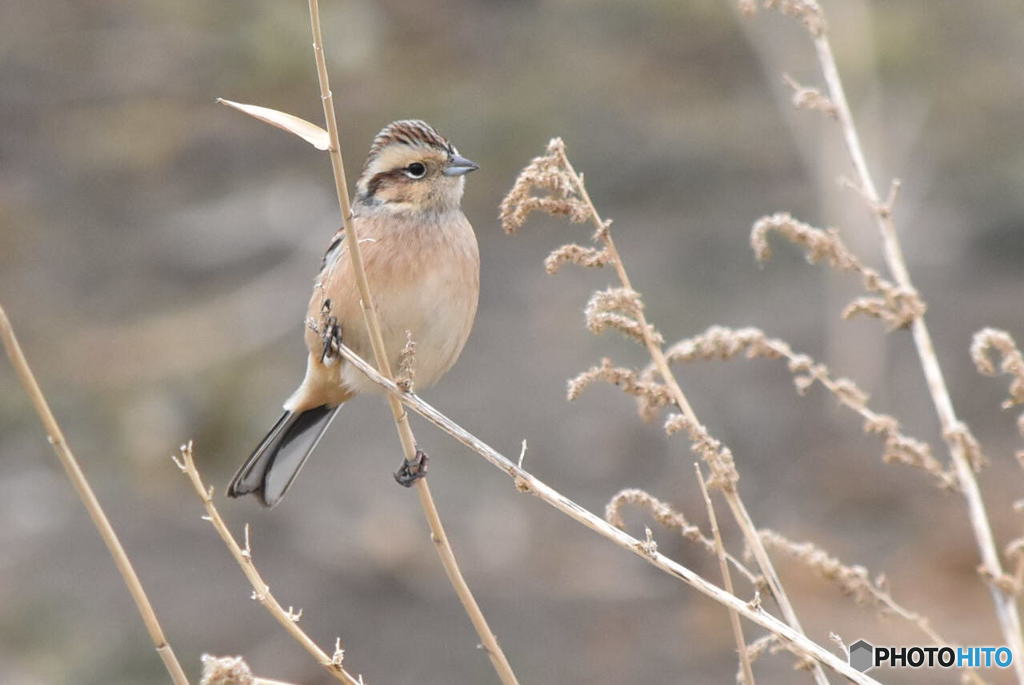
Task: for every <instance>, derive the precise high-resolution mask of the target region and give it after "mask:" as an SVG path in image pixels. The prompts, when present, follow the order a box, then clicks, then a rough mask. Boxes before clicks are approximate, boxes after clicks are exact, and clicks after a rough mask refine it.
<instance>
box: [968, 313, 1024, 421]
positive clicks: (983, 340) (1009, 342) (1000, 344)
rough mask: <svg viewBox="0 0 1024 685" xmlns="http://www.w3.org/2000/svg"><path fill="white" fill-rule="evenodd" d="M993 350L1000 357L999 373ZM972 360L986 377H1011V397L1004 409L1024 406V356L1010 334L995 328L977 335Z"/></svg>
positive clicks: (972, 345)
mask: <svg viewBox="0 0 1024 685" xmlns="http://www.w3.org/2000/svg"><path fill="white" fill-rule="evenodd" d="M992 350H995V351H996V352H998V353H999V355H1000V362H999V371H998V372H997V371H996V366H995V364H994V363H993V362H992V357H991V352H992ZM971 359H973V360H974V366H975V367H976V368H977V369H978V373H981V374H984V375H986V376H995V375H996V374H997V373H1004V374H1006V375H1008V376H1010V377H1011V380H1010V396H1009V398H1008V399H1007V400H1006V401H1005V402H1003V407H1004V408H1009V407H1012V406H1014V405H1017V404H1024V355H1022V354H1021V351H1020V349H1019V348H1018V347H1017V343H1016V342H1015V341H1014V339H1013V337H1012V336H1011V335H1010V334H1009V333H1007V332H1006V331H1001V330H998V329H995V328H984V329H982V330H980V331H978V332H977V333H975V334H974V339H973V340H972V341H971Z"/></svg>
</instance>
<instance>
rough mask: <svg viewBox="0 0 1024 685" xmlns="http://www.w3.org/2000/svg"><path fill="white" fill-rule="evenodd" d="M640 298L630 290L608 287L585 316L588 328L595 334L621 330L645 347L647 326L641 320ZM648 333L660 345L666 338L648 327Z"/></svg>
mask: <svg viewBox="0 0 1024 685" xmlns="http://www.w3.org/2000/svg"><path fill="white" fill-rule="evenodd" d="M643 308H644V306H643V302H642V301H641V300H640V295H639V294H638V293H636V292H635V291H633V290H629V289H628V288H608V289H607V290H599V291H597V292H595V293H594V294H593V295H592V296H591V298H590V301H589V302H588V303H587V307H586V309H585V310H584V312H583V314H584V316H585V317H586V321H587V329H588V330H589V331H590V332H591V333H594V334H595V335H596V334H598V333H602V332H604V331H605V330H607V329H609V328H611V329H614V330H617V331H619V332H620V333H622V334H623V335H625V336H626V337H627V338H632V339H633V340H635V341H636V342H638V343H640V344H641V345H642V344H644V324H642V323H640V321H638V319H639V318H640V314H641V312H642V311H643ZM647 334H648V335H650V336H651V338H652V339H653V340H654V341H655V342H656V343H657V344H659V345H660V344H661V343H663V342H664V339H663V338H662V337H661V334H660V333H658V331H656V330H655V329H654V327H653V326H651V325H650V324H647Z"/></svg>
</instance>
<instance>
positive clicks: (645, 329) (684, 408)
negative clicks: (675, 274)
mask: <svg viewBox="0 0 1024 685" xmlns="http://www.w3.org/2000/svg"><path fill="white" fill-rule="evenodd" d="M552 147H553V148H554V152H555V153H556V154H557V155H558V157H559V161H560V162H561V164H562V167H563V168H564V169H565V170H566V172H567V173H568V175H569V178H570V179H571V180H572V184H573V188H574V189H575V191H576V193H577V194H578V195H579V197H580V199H581V200H582V202H583V204H584V205H585V206H586V208H587V212H588V214H589V216H590V220H591V223H593V225H594V228H595V237H596V239H597V240H598V241H600V242H601V243H603V244H604V247H605V251H606V252H607V253H608V256H609V261H610V262H611V263H612V265H613V266H614V267H615V273H616V275H617V276H618V277H619V282H620V283H621V284H622V287H623V288H625V289H626V290H628V291H632V292H636V289H635V288H634V287H633V284H632V282H631V281H630V279H629V274H628V273H626V267H625V265H624V264H623V262H622V257H621V255H620V254H619V251H618V248H616V246H615V241H614V240H613V239H612V235H611V231H610V230H609V223H608V222H606V221H605V220H603V219H602V218H601V215H600V214H599V213H598V211H597V208H596V207H595V206H594V202H593V200H591V198H590V194H589V193H588V192H587V188H586V186H585V185H584V184H583V179H582V178H581V177H580V175H579V174H578V173H576V170H575V169H574V168H573V166H572V163H571V162H570V161H569V157H568V156H567V155H566V152H565V145H564V144H563V143H562V142H561V141H560V140H558V141H557V144H556V143H555V142H554V141H553V143H552ZM635 319H636V321H637V323H638V324H639V327H640V332H641V334H642V336H643V342H644V345H645V347H646V348H647V351H648V353H649V354H650V356H651V361H652V362H653V363H654V367H655V369H656V370H657V372H658V375H660V376H661V379H662V382H664V384H665V386H666V387H667V388H668V390H669V393H670V394H671V396H672V399H673V401H674V402H675V404H676V406H677V407H678V408H679V410H680V411H681V412H682V417H683V419H684V420H685V422H686V424H687V425H688V426H690V428H691V437H694V435H693V433H696V434H697V435H698V436H704V435H706V434H707V431H706V430H705V429H704V428H703V424H701V422H700V420H699V419H698V418H697V415H696V413H695V412H694V411H693V407H692V406H691V405H690V402H689V400H688V399H687V398H686V394H685V393H684V392H683V389H682V388H681V387H680V385H679V382H678V381H677V380H676V377H675V375H674V374H673V373H672V369H671V368H670V367H669V364H668V360H667V359H666V357H665V353H664V351H663V350H662V347H661V342H660V340H659V339H658V338H656V337H655V333H656V330H655V329H654V327H653V326H651V325H650V324H649V323H648V322H647V319H646V317H645V316H644V312H643V310H642V309H639V310H637V311H636V312H635ZM708 437H709V438H710V436H708ZM702 442H707V441H706V440H705V441H702ZM729 461H731V460H729ZM726 463H729V462H728V461H727V462H726ZM711 466H712V477H713V479H714V481H715V482H716V483H718V484H720V485H721V486H722V487H721V489H722V493H723V496H724V497H725V500H726V502H727V503H728V504H729V508H730V510H731V511H732V514H733V518H734V519H735V520H736V523H737V525H739V527H740V530H742V531H743V535H744V537H745V538H746V540H747V543H748V544H749V545H750V548H751V550H752V551H753V553H754V558H755V559H756V561H757V565H758V566H759V567H760V569H761V572H762V573H763V574H764V576H765V580H766V581H767V583H768V588H769V589H770V591H771V593H772V596H773V597H774V598H775V601H776V602H778V604H779V608H780V609H781V610H782V615H783V616H784V617H785V619H786V622H787V623H788V624H789V625H790V626H792V627H793V628H794V629H795V630H796V631H798V632H800V633H802V632H803V628H802V627H801V626H800V619H799V618H797V615H796V611H795V610H794V609H793V605H792V604H791V603H790V601H789V597H788V595H787V594H786V591H785V589H784V588H783V586H782V581H781V579H780V578H779V576H778V574H777V573H776V572H775V568H774V566H773V565H772V562H771V558H770V557H769V556H768V552H767V550H765V548H764V545H762V544H761V538H760V536H758V534H757V528H756V527H755V526H754V522H753V520H752V519H751V518H750V514H749V513H748V512H747V508H746V505H745V504H744V503H743V500H742V499H740V496H739V491H738V490H737V489H736V484H735V481H734V480H732V474H734V473H735V471H732V472H731V473H725V474H723V473H715V472H714V466H715V462H711ZM723 477H724V478H723ZM736 478H738V477H736ZM730 481H731V482H730ZM813 675H814V679H815V682H817V683H818V685H824V684H825V683H828V678H826V677H825V672H824V671H823V670H822V669H821V666H820V665H818V664H815V665H814V666H813Z"/></svg>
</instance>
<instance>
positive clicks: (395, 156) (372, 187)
mask: <svg viewBox="0 0 1024 685" xmlns="http://www.w3.org/2000/svg"><path fill="white" fill-rule="evenodd" d="M478 168H479V167H478V166H477V164H476V163H475V162H471V161H470V160H468V159H466V158H465V157H463V156H461V155H460V154H459V152H458V150H456V149H455V147H454V146H453V145H452V144H451V143H449V142H448V141H447V140H446V139H445V138H444V136H442V135H441V134H440V133H438V132H437V131H436V130H435V129H434V127H432V126H431V125H430V124H427V123H426V122H423V121H417V120H412V119H407V120H403V121H395V122H393V123H391V124H388V125H387V126H385V127H384V129H383V130H381V132H380V133H378V134H377V137H376V138H374V139H373V145H371V146H370V154H369V155H368V156H367V158H366V164H365V165H363V173H362V175H361V176H360V177H359V181H358V183H357V184H356V188H357V190H358V200H359V202H360V203H361V204H363V205H367V206H379V207H382V208H386V209H390V210H394V211H445V210H449V209H454V208H457V207H458V206H459V202H460V200H462V190H463V187H464V185H465V178H464V176H465V175H466V174H468V173H469V172H471V171H475V170H476V169H478Z"/></svg>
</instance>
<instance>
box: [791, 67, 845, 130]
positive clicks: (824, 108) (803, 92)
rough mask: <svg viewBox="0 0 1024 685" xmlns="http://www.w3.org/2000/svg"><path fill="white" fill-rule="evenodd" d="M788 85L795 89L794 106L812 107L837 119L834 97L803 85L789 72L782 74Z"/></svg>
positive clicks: (798, 107) (801, 107)
mask: <svg viewBox="0 0 1024 685" xmlns="http://www.w3.org/2000/svg"><path fill="white" fill-rule="evenodd" d="M782 78H783V80H785V82H786V85H788V86H789V87H790V88H792V89H793V106H794V107H796V108H797V109H811V110H816V111H818V112H822V113H823V114H827V115H828V116H830V117H832V118H833V119H835V118H836V117H837V116H838V110H836V105H835V103H834V102H832V99H831V98H830V97H829V96H827V95H825V94H824V93H822V92H821V91H820V90H818V89H817V88H810V87H807V86H802V85H800V84H799V83H797V81H796V79H794V78H793V77H791V76H790V75H789V74H783V75H782Z"/></svg>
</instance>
